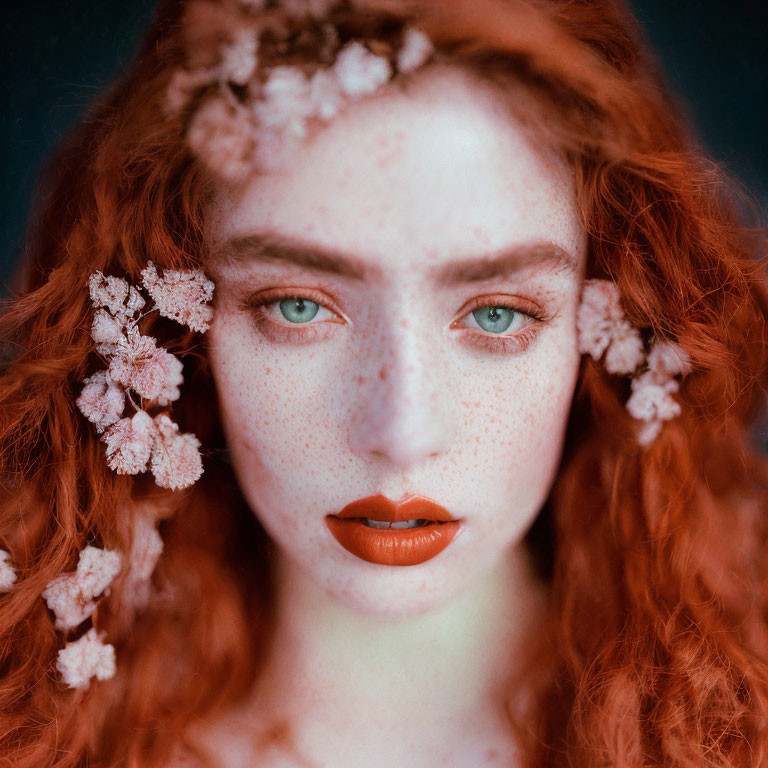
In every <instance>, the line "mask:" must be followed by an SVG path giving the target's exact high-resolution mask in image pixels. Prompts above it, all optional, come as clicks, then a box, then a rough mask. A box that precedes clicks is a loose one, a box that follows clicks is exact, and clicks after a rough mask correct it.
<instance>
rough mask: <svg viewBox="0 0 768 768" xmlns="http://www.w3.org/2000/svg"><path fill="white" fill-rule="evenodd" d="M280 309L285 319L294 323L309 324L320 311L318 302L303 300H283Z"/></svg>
mask: <svg viewBox="0 0 768 768" xmlns="http://www.w3.org/2000/svg"><path fill="white" fill-rule="evenodd" d="M279 307H280V312H281V313H282V315H283V317H284V318H285V319H286V320H290V321H291V322H292V323H307V322H309V321H310V320H311V319H312V318H313V317H314V316H315V315H316V314H317V313H318V312H319V310H320V305H319V304H318V303H317V302H315V301H311V300H310V299H301V298H292V299H283V300H282V301H281V302H280V304H279Z"/></svg>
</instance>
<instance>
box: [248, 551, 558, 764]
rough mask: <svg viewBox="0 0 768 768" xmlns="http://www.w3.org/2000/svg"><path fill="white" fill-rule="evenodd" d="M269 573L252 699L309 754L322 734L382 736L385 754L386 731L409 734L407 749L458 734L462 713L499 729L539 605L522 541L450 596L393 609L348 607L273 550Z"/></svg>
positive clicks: (371, 740)
mask: <svg viewBox="0 0 768 768" xmlns="http://www.w3.org/2000/svg"><path fill="white" fill-rule="evenodd" d="M276 576H277V578H276V582H275V583H276V586H277V595H276V599H277V605H276V608H277V610H276V613H275V616H276V626H275V633H274V635H273V642H272V644H271V651H270V654H269V657H268V659H267V663H266V667H265V669H264V672H263V674H262V676H261V677H260V680H259V684H258V691H257V692H256V696H255V697H254V701H255V706H256V710H257V711H258V712H259V713H261V714H265V713H269V716H270V719H271V720H272V721H273V722H275V721H276V719H278V718H279V719H281V720H282V723H283V725H282V727H283V728H284V729H286V728H290V732H291V733H292V735H293V739H292V740H293V741H294V743H299V742H301V743H303V744H304V745H306V751H307V752H308V753H310V754H314V755H315V756H317V755H318V753H319V752H322V742H323V740H325V742H328V739H329V734H333V735H334V741H337V742H343V741H345V740H349V735H350V734H354V735H355V736H354V739H355V740H358V738H359V739H360V740H361V741H365V742H366V744H367V745H368V747H367V749H371V748H373V747H374V746H375V744H376V743H379V744H381V745H382V747H383V748H384V749H385V750H386V752H385V754H388V756H389V759H391V757H392V750H391V743H392V739H391V734H393V733H397V734H398V739H400V738H402V734H407V735H408V736H407V738H409V739H411V740H412V741H411V742H410V743H411V745H412V746H411V747H410V748H409V749H410V750H413V749H415V748H416V746H415V745H417V744H423V745H426V744H427V742H430V743H442V744H445V740H446V739H452V740H453V741H455V740H456V738H457V736H458V734H464V735H466V733H467V730H468V729H467V727H466V724H467V722H472V723H473V730H474V729H475V725H474V724H477V729H483V728H485V729H486V730H488V731H489V732H490V731H493V730H494V729H496V730H497V731H501V730H503V728H504V716H503V707H504V701H505V698H507V697H508V695H509V693H510V686H511V685H512V680H513V679H514V676H515V674H516V673H517V672H518V671H520V669H521V665H523V664H524V663H525V659H524V656H525V654H526V652H527V650H529V649H530V646H531V643H532V642H533V643H535V639H533V638H535V632H536V629H537V627H538V625H539V622H540V621H541V618H542V613H541V611H542V609H543V606H544V603H545V590H544V587H543V585H542V584H541V583H540V582H538V581H537V579H536V577H535V576H534V574H533V573H532V569H531V564H530V560H529V555H528V553H527V550H525V549H524V547H522V546H518V547H516V548H515V549H513V550H511V551H510V552H509V553H508V554H507V555H506V556H505V558H504V559H502V560H501V561H500V562H498V563H496V564H495V565H494V566H493V567H492V568H490V569H489V570H487V571H485V572H484V573H483V574H482V576H481V577H480V578H478V579H477V581H475V582H474V583H472V584H470V585H469V586H468V587H467V588H466V589H465V591H464V592H463V593H462V594H461V595H459V596H458V597H456V598H455V599H454V600H453V601H452V602H450V603H448V604H446V605H444V606H442V607H440V608H438V609H436V610H433V611H431V612H428V613H424V614H421V615H418V616H411V617H407V618H399V619H391V618H388V619H383V618H380V617H373V616H368V615H361V614H360V613H357V612H355V611H353V610H352V609H350V608H349V607H348V606H345V605H343V604H341V603H339V602H338V601H337V600H335V599H334V598H332V597H331V596H329V595H328V594H327V593H326V592H324V591H323V590H322V589H321V588H320V587H318V586H317V585H316V584H315V583H314V582H313V581H312V580H311V579H309V578H308V577H307V576H306V575H305V574H304V573H303V571H302V570H301V569H299V568H297V567H295V566H294V565H293V564H292V563H291V562H289V561H287V560H285V559H284V558H282V557H278V561H277V563H276ZM258 719H261V716H259V718H258ZM485 741H486V743H487V738H486V739H485ZM345 754H349V749H346V751H345ZM368 754H371V752H370V751H369V752H368ZM408 754H410V755H411V761H410V764H415V763H413V760H412V758H413V752H412V751H411V752H409V753H408ZM363 762H365V761H363ZM408 762H409V761H408V760H406V763H407V764H408ZM329 764H340V763H333V761H332V760H331V762H329ZM361 764H362V763H361ZM477 764H478V765H479V764H480V763H477Z"/></svg>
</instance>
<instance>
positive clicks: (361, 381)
mask: <svg viewBox="0 0 768 768" xmlns="http://www.w3.org/2000/svg"><path fill="white" fill-rule="evenodd" d="M364 381H365V379H364V378H363V377H362V376H358V377H357V383H358V384H362V383H363V382H364Z"/></svg>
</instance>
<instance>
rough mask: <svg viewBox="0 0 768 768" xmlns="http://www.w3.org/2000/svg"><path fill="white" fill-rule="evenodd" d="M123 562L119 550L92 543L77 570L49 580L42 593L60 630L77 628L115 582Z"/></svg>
mask: <svg viewBox="0 0 768 768" xmlns="http://www.w3.org/2000/svg"><path fill="white" fill-rule="evenodd" d="M120 562H121V558H120V554H119V553H118V552H113V551H111V550H108V549H99V548H98V547H91V546H88V547H86V548H85V549H84V550H83V551H82V552H81V553H80V557H79V560H78V563H77V570H76V571H74V572H73V573H63V574H62V575H61V576H57V577H56V578H55V579H53V580H52V581H50V582H48V585H47V586H46V588H45V590H44V591H43V594H42V596H43V599H44V600H45V601H46V603H47V604H48V607H49V608H50V609H51V610H52V611H53V613H54V615H55V616H56V623H55V626H56V629H60V630H69V629H73V628H74V627H77V626H78V625H79V624H81V623H82V622H83V621H85V620H86V619H87V618H88V617H89V616H90V615H91V614H92V613H93V611H94V609H95V608H96V604H95V603H94V602H93V599H94V598H95V597H98V596H99V595H100V594H101V593H102V592H103V591H104V590H105V589H107V587H108V586H109V585H110V584H111V583H112V580H113V579H114V578H115V576H116V575H117V574H118V572H119V571H120Z"/></svg>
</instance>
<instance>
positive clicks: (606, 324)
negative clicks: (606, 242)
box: [576, 280, 645, 374]
mask: <svg viewBox="0 0 768 768" xmlns="http://www.w3.org/2000/svg"><path fill="white" fill-rule="evenodd" d="M576 323H577V327H578V332H579V351H580V352H581V353H582V354H589V355H591V356H592V357H593V358H594V359H595V360H599V359H600V357H602V355H603V353H605V355H606V356H605V367H606V370H607V371H608V372H609V373H614V374H629V373H632V372H633V371H634V370H635V368H637V366H638V365H640V364H641V363H642V362H643V360H644V359H645V350H644V346H643V339H642V336H641V335H640V331H639V330H638V329H637V328H634V327H633V326H632V325H631V324H630V323H629V321H628V320H627V318H626V316H625V315H624V310H623V309H622V308H621V303H620V300H619V289H618V287H617V286H616V284H615V283H613V282H611V281H610V280H585V281H584V286H583V289H582V293H581V301H580V303H579V308H578V312H577V317H576Z"/></svg>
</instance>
